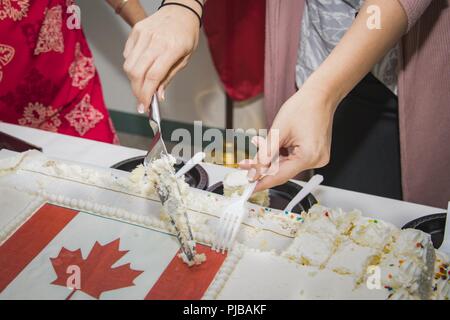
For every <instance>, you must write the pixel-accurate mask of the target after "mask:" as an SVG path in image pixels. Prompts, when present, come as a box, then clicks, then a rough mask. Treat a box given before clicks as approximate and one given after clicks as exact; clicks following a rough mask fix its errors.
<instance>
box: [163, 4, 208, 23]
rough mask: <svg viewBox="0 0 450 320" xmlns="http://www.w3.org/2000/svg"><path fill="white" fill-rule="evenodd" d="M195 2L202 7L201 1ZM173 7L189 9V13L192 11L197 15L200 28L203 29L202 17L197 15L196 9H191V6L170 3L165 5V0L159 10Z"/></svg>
mask: <svg viewBox="0 0 450 320" xmlns="http://www.w3.org/2000/svg"><path fill="white" fill-rule="evenodd" d="M195 1H196V2H197V3H198V4H200V5H201V3H200V1H198V0H195ZM171 5H173V6H179V7H183V8H185V9H188V10H189V11H191V12H192V13H193V14H195V15H196V17H197V18H198V22H199V23H200V28H201V27H202V17H201V16H200V15H199V14H198V13H197V11H195V10H194V9H192V8H191V7H189V6H187V5H185V4H183V3H179V2H168V3H165V0H163V2H162V3H161V5H160V6H159V8H158V10H159V9H161V8H162V7H165V6H171ZM202 9H203V6H202Z"/></svg>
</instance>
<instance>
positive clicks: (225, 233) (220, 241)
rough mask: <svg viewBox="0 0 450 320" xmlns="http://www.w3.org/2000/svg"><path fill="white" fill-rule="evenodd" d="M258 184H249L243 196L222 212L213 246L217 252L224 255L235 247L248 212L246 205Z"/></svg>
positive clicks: (234, 200)
mask: <svg viewBox="0 0 450 320" xmlns="http://www.w3.org/2000/svg"><path fill="white" fill-rule="evenodd" d="M256 184H257V181H255V182H252V183H249V184H248V185H247V186H246V187H245V189H244V192H243V193H242V195H241V196H240V197H239V198H237V199H233V200H232V202H231V203H230V204H229V205H228V206H227V207H226V208H224V210H223V211H222V216H221V217H220V221H219V225H218V228H217V234H216V238H215V239H214V243H213V246H212V249H213V250H215V251H217V252H219V251H221V250H222V253H224V252H225V250H228V249H230V248H231V246H232V245H233V243H234V239H235V238H236V235H237V233H238V231H239V228H240V226H241V223H242V220H243V219H244V216H245V213H246V212H247V211H246V208H245V204H246V202H247V200H248V199H249V198H250V196H251V195H252V193H253V191H254V190H255V187H256Z"/></svg>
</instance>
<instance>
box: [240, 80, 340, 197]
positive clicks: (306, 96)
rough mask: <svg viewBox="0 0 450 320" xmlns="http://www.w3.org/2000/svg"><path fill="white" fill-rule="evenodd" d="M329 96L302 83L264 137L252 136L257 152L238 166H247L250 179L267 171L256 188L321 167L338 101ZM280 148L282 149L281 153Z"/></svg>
mask: <svg viewBox="0 0 450 320" xmlns="http://www.w3.org/2000/svg"><path fill="white" fill-rule="evenodd" d="M328 96H329V95H327V94H326V93H325V92H324V91H322V90H321V89H316V88H311V87H308V85H306V84H305V86H303V87H302V89H300V90H299V91H298V92H297V93H296V94H295V95H293V96H292V97H291V98H290V99H289V100H288V101H286V103H285V104H284V105H283V106H282V107H281V109H280V111H279V112H278V114H277V116H276V118H275V120H274V122H273V125H272V128H271V130H270V132H269V135H268V137H267V140H266V139H261V138H256V139H254V140H253V142H254V143H255V144H256V145H257V146H258V153H257V155H256V157H255V158H254V159H253V160H244V161H243V162H241V163H240V167H241V168H242V169H246V170H250V172H249V175H251V176H253V177H250V178H252V179H257V178H259V177H260V176H261V175H266V176H264V177H263V178H262V179H261V180H260V181H259V182H258V185H257V187H256V191H260V190H264V189H268V188H271V187H273V186H276V185H280V184H283V183H285V182H286V181H288V180H289V179H291V178H293V177H295V176H296V175H297V174H298V173H300V172H302V171H304V170H308V169H312V168H320V167H323V166H325V165H326V164H327V163H328V162H329V159H330V149H331V132H332V126H333V115H334V111H335V109H336V106H337V101H336V99H334V98H329V97H328ZM277 136H278V137H277ZM277 141H278V142H279V143H277ZM280 149H281V150H282V151H285V154H284V155H283V152H281V153H280V152H279V150H280ZM252 169H253V170H252Z"/></svg>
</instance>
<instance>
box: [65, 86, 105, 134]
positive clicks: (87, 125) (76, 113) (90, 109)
mask: <svg viewBox="0 0 450 320" xmlns="http://www.w3.org/2000/svg"><path fill="white" fill-rule="evenodd" d="M66 119H67V121H69V123H70V125H71V126H72V127H74V128H75V130H76V131H77V132H78V133H79V134H80V136H84V135H85V134H86V132H88V131H89V130H90V129H92V128H94V127H95V125H96V124H97V123H98V122H99V121H100V120H102V119H103V114H102V113H101V112H100V111H98V110H97V109H95V108H94V106H93V105H92V104H91V97H90V96H89V95H88V94H86V95H85V96H84V97H83V99H82V100H81V101H80V103H78V104H77V105H76V106H75V108H74V109H73V110H72V111H70V113H68V114H67V115H66Z"/></svg>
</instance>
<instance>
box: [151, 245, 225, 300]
mask: <svg viewBox="0 0 450 320" xmlns="http://www.w3.org/2000/svg"><path fill="white" fill-rule="evenodd" d="M196 248H197V253H205V255H206V262H204V263H203V264H201V265H199V266H193V267H191V268H189V267H188V266H187V265H186V264H185V263H183V261H182V260H181V259H180V258H179V257H178V255H176V256H175V257H174V258H173V259H172V261H171V262H170V264H169V265H168V266H167V268H166V269H165V270H164V272H163V273H162V275H161V276H160V277H159V279H158V281H157V282H156V283H155V285H154V286H153V287H152V288H151V289H150V291H149V293H148V294H147V296H146V297H145V299H146V300H198V299H201V298H202V297H203V294H204V293H205V291H206V289H208V287H209V285H210V284H211V282H212V280H213V279H214V276H215V275H216V273H217V271H219V268H220V267H221V266H222V263H223V261H224V260H225V258H226V255H225V254H221V253H217V252H215V251H212V250H211V248H210V247H207V246H204V245H200V244H198V245H197V247H196Z"/></svg>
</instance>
